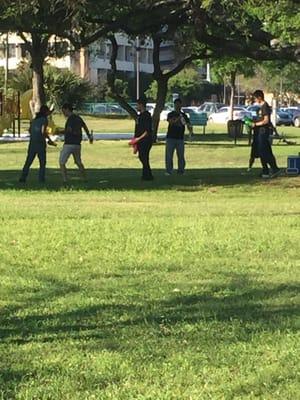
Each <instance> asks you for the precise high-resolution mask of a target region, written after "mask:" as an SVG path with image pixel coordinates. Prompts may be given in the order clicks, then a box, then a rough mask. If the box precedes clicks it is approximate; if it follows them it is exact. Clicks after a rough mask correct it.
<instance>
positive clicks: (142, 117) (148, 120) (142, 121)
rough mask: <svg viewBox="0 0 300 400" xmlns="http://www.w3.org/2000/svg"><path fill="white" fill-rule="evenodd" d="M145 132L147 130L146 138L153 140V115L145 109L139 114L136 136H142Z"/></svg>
mask: <svg viewBox="0 0 300 400" xmlns="http://www.w3.org/2000/svg"><path fill="white" fill-rule="evenodd" d="M144 132H147V136H146V137H145V139H146V140H152V117H151V114H150V113H149V111H144V112H143V113H141V114H139V115H138V118H137V122H136V125H135V133H134V137H140V136H142V134H143V133H144ZM145 139H143V140H145Z"/></svg>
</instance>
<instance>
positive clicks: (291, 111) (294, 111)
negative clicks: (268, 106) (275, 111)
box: [281, 107, 300, 128]
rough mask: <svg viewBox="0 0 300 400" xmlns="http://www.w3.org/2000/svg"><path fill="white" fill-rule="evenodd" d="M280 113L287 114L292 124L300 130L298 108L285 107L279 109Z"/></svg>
mask: <svg viewBox="0 0 300 400" xmlns="http://www.w3.org/2000/svg"><path fill="white" fill-rule="evenodd" d="M281 111H284V112H287V113H289V114H290V115H291V117H292V124H293V125H294V126H296V127H297V128H300V108H299V107H287V108H284V109H281Z"/></svg>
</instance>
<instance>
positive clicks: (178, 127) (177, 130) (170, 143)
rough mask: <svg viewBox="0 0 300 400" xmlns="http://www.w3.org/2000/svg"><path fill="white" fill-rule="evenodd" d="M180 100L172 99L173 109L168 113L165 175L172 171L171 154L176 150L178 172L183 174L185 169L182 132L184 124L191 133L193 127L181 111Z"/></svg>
mask: <svg viewBox="0 0 300 400" xmlns="http://www.w3.org/2000/svg"><path fill="white" fill-rule="evenodd" d="M181 106H182V102H181V100H180V99H176V100H175V101H174V111H172V112H170V113H169V114H168V122H169V127H168V132H167V140H166V157H165V160H166V175H171V174H172V172H173V155H174V151H175V150H176V154H177V159H178V171H177V172H178V174H183V173H184V169H185V158H184V132H185V126H187V127H188V130H189V132H190V134H191V135H192V134H193V128H192V126H191V124H190V120H189V118H188V116H187V115H186V114H185V113H184V112H183V111H181Z"/></svg>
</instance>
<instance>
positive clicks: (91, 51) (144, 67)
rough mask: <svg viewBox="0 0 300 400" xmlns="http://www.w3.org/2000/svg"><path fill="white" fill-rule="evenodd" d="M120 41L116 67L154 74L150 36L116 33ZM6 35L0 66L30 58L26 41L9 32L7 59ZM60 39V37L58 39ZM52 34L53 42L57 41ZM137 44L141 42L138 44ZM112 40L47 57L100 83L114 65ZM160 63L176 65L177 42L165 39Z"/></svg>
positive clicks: (12, 66) (2, 39) (0, 38)
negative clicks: (131, 38)
mask: <svg viewBox="0 0 300 400" xmlns="http://www.w3.org/2000/svg"><path fill="white" fill-rule="evenodd" d="M116 39H117V43H118V45H119V50H118V57H117V69H118V71H120V72H124V73H126V74H128V75H129V76H130V75H131V76H134V74H135V73H136V71H137V69H139V72H141V73H147V74H151V73H152V72H153V63H152V57H153V43H152V41H151V40H149V39H145V40H139V41H137V40H133V41H132V40H130V39H129V38H128V37H127V36H125V35H122V34H117V35H116ZM6 40H7V39H6V35H1V36H0V67H3V68H6V63H7V61H8V69H9V70H16V69H17V67H18V65H19V64H20V62H22V61H26V59H27V60H28V54H26V51H25V46H24V42H23V41H22V39H21V38H20V37H19V36H18V35H17V34H15V33H10V34H9V35H8V60H6ZM56 40H58V39H56ZM54 42H55V39H54V37H53V39H52V41H50V43H54ZM137 44H138V46H137ZM111 51H112V48H111V43H110V42H109V41H107V40H99V41H98V42H95V43H94V44H92V45H91V46H89V48H87V49H81V50H80V51H78V52H72V51H69V52H67V54H66V56H64V57H62V58H51V57H49V58H48V59H47V60H46V61H47V62H48V63H49V64H50V65H53V66H56V67H58V68H61V69H69V70H71V71H73V72H75V73H76V74H78V75H79V76H81V77H82V78H85V79H87V80H89V81H91V82H92V83H93V84H97V83H98V82H99V81H102V80H106V77H107V73H108V71H109V70H110V69H111V66H110V56H111ZM160 61H161V65H162V67H163V68H164V69H170V68H172V66H174V62H175V60H174V46H173V44H172V43H171V42H169V43H164V44H163V45H162V47H161V54H160Z"/></svg>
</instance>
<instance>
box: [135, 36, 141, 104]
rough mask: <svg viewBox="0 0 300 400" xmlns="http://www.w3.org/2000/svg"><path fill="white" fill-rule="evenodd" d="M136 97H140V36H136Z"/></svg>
mask: <svg viewBox="0 0 300 400" xmlns="http://www.w3.org/2000/svg"><path fill="white" fill-rule="evenodd" d="M135 49H136V98H137V99H139V98H140V50H141V48H140V38H139V37H138V36H137V37H136V44H135Z"/></svg>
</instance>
